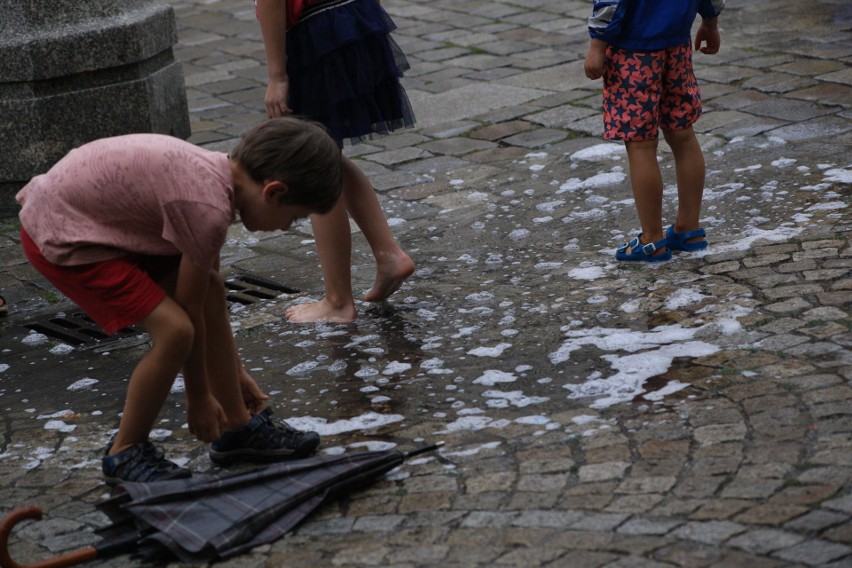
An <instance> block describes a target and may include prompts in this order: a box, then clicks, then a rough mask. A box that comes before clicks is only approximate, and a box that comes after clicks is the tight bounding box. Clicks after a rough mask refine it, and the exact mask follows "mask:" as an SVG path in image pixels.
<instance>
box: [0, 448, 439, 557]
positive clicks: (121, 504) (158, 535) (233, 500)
mask: <svg viewBox="0 0 852 568" xmlns="http://www.w3.org/2000/svg"><path fill="white" fill-rule="evenodd" d="M437 447H438V446H427V447H424V448H419V449H417V450H414V451H411V452H401V451H398V450H382V451H368V452H355V453H350V454H340V455H335V456H313V457H310V458H306V459H301V460H297V461H292V462H284V463H277V464H272V465H268V466H265V467H261V468H258V469H253V470H250V471H244V472H235V473H232V474H228V475H225V476H221V477H218V476H195V477H192V478H189V479H175V480H171V481H158V482H153V483H123V484H121V485H119V486H118V487H117V493H116V494H115V495H114V496H113V497H111V498H109V499H107V500H106V501H104V502H102V503H100V504H99V505H98V508H99V509H100V510H102V511H103V512H104V513H106V515H107V516H109V518H110V519H111V520H112V525H110V526H108V527H106V528H104V529H101V530H99V531H98V533H99V534H100V536H101V537H103V539H104V540H103V545H100V546H99V545H96V546H94V547H87V548H85V549H81V550H79V551H74V552H71V553H68V554H65V555H63V556H60V557H58V558H55V559H53V560H50V561H46V562H41V563H38V564H37V565H36V566H39V567H42V568H50V567H54V566H70V565H72V564H76V563H79V562H85V561H88V560H92V559H94V558H98V557H100V558H103V557H105V556H108V555H114V554H116V553H119V554H120V553H124V552H127V551H128V543H132V545H131V547H132V548H131V550H135V551H136V552H137V553H139V554H141V555H142V556H143V557H145V558H148V559H152V558H157V557H160V556H174V557H177V558H178V559H180V560H181V561H183V562H211V561H213V560H217V559H224V558H228V557H231V556H235V555H237V554H240V553H242V552H246V551H248V550H250V549H251V548H254V547H255V546H258V545H261V544H266V543H269V542H272V541H274V540H276V539H278V538H280V537H281V536H283V535H284V534H286V533H287V532H289V531H291V530H292V529H293V528H294V527H295V526H296V525H297V524H299V523H300V522H301V521H302V520H304V519H305V517H307V516H308V515H309V514H310V513H311V512H312V511H314V510H315V509H316V508H317V507H319V506H320V504H322V503H324V502H326V501H327V500H330V499H334V498H336V497H339V496H341V495H344V494H347V493H350V492H352V491H353V490H355V489H357V488H359V487H362V486H364V485H366V484H368V483H370V482H371V481H374V480H376V479H378V478H379V477H380V476H381V475H383V474H384V473H386V472H388V471H390V470H391V469H393V468H395V467H396V466H398V465H400V464H401V463H402V462H403V460H405V459H406V458H409V457H411V456H413V455H416V454H420V453H422V452H427V451H431V450H434V449H436V448H437ZM35 512H37V514H38V516H37V517H36V516H35V514H34V513H35ZM40 516H41V511H40V510H38V509H36V508H30V509H19V510H16V511H13V512H12V513H11V514H10V515H9V517H7V519H5V520H4V521H3V523H2V525H0V568H20V567H21V565H19V564H17V563H15V562H14V561H12V559H11V558H10V557H9V554H8V550H7V548H8V547H7V539H8V536H9V533H10V531H11V528H12V526H13V525H14V524H15V523H16V522H18V521H19V520H21V519H22V518H40ZM50 562H60V563H59V564H51V563H50Z"/></svg>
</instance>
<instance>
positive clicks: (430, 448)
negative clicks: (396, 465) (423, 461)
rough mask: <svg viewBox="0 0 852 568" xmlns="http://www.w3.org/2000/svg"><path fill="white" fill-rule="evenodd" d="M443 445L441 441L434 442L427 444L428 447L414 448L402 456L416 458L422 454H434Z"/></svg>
mask: <svg viewBox="0 0 852 568" xmlns="http://www.w3.org/2000/svg"><path fill="white" fill-rule="evenodd" d="M443 445H444V442H443V441H440V442H435V443H434V444H429V445H428V446H423V447H422V448H416V449H414V450H411V451H410V452H405V453H404V454H403V455H404V456H405V458H406V459H407V458H410V457H411V456H416V455H418V454H424V453H426V452H434V451H435V450H437V449H438V448H440V447H441V446H443Z"/></svg>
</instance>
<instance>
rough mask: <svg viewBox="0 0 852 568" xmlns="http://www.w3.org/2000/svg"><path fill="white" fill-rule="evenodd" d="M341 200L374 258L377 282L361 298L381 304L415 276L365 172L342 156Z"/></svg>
mask: <svg viewBox="0 0 852 568" xmlns="http://www.w3.org/2000/svg"><path fill="white" fill-rule="evenodd" d="M343 199H345V200H346V209H347V210H348V211H349V213H350V214H351V215H352V218H353V219H355V222H356V223H357V224H358V227H359V228H360V229H361V232H362V233H364V237H365V238H366V239H367V242H368V243H369V245H370V249H372V251H373V256H374V257H375V258H376V281H375V282H374V283H373V287H372V288H371V289H370V290H369V291H368V292H367V293H366V294H365V295H364V300H366V301H368V302H381V301H383V300H386V299H387V298H388V296H390V295H391V294H393V293H394V292H396V291H397V289H399V287H400V286H401V285H402V283H403V282H404V281H405V279H406V278H408V277H409V276H411V275H412V274H413V273H414V261H412V260H411V257H409V256H408V255H407V254H405V252H404V251H403V250H402V249H401V248H400V246H399V245H398V244H397V242H396V240H394V238H393V233H391V230H390V227H389V226H388V221H387V218H386V217H385V213H384V211H382V207H381V204H380V203H379V199H378V197H376V192H375V190H374V189H373V186H372V184H371V183H370V180H368V179H367V176H365V175H364V172H362V171H361V170H360V168H358V166H357V165H355V163H354V162H352V160H350V159H349V158H346V157H345V156H344V157H343Z"/></svg>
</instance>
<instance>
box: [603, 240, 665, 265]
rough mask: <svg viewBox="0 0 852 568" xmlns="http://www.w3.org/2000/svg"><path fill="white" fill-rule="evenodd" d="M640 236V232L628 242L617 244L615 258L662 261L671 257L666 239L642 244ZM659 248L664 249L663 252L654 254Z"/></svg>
mask: <svg viewBox="0 0 852 568" xmlns="http://www.w3.org/2000/svg"><path fill="white" fill-rule="evenodd" d="M641 236H642V234H641V233H640V234H639V236H638V237H634V238H633V240H632V241H630V242H629V243H621V244H620V245H618V248H617V249H615V259H616V260H628V261H636V260H639V261H644V262H663V261H666V260H671V259H672V251H670V250H669V249H668V248H667V247H668V245H667V243H668V241H667V240H666V239H660V240H659V241H657V242H655V243H648V244H647V245H643V244H642V242H641V241H640V240H639V237H641ZM660 249H665V252H662V253H660V254H654V253H656V252H657V251H658V250H660ZM628 250H629V251H630V252H628Z"/></svg>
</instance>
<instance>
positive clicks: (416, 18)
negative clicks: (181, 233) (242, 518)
mask: <svg viewBox="0 0 852 568" xmlns="http://www.w3.org/2000/svg"><path fill="white" fill-rule="evenodd" d="M172 4H173V5H174V7H175V11H176V15H177V22H178V32H179V37H180V44H179V46H178V49H177V51H176V55H177V57H178V58H179V59H180V60H181V61H182V62H183V64H184V73H185V77H186V84H187V89H188V95H189V100H190V109H191V118H192V124H193V136H192V139H191V140H192V141H193V142H196V143H198V144H201V145H204V146H206V147H210V148H213V149H218V150H223V151H227V150H229V149H230V148H231V147H232V145H233V144H234V143H235V140H236V137H238V136H239V135H240V134H241V133H242V132H244V131H245V130H246V129H247V128H248V127H249V126H250V125H252V124H254V123H255V122H257V121H258V120H260V119H261V118H262V116H263V115H262V98H263V93H264V90H265V83H264V81H265V68H264V64H263V63H264V59H263V49H262V45H261V43H260V39H259V31H258V27H257V23H256V21H255V19H254V10H253V7H252V6H251V3H245V2H237V1H235V0H221V1H215V0H197V1H194V2H189V1H184V2H174V3H172ZM383 4H384V5H385V6H386V8H387V9H388V11H389V12H390V13H391V15H392V16H393V17H394V19H395V21H396V22H397V24H398V26H399V30H398V32H397V34H396V38H397V40H398V41H399V43H400V45H401V46H402V47H403V49H404V50H405V52H406V54H407V55H408V57H409V59H410V61H411V63H412V69H411V71H410V72H409V73H408V74H407V76H406V83H405V84H406V87H407V88H408V91H409V94H410V97H411V100H412V103H413V106H414V109H415V112H416V114H417V118H418V125H417V127H416V128H414V129H410V130H406V131H402V132H398V133H396V134H393V135H391V136H388V137H383V138H377V139H375V140H373V141H371V142H370V143H367V144H361V145H358V146H355V147H352V148H349V149H347V153H348V154H349V155H350V156H352V157H353V158H355V159H357V161H358V163H359V165H360V166H361V167H362V169H364V171H365V172H367V173H368V175H369V176H370V178H371V180H372V182H373V183H374V185H375V187H376V189H377V191H379V193H380V195H381V199H382V201H383V205H384V207H385V210H386V212H387V214H388V218H389V221H390V223H391V225H392V227H393V230H394V232H395V234H396V236H397V238H398V240H399V241H400V243H401V244H402V245H403V247H404V248H405V249H406V250H407V252H409V254H410V255H411V256H412V257H413V258H414V259H415V262H416V263H417V265H418V270H417V272H416V273H415V275H414V276H413V277H412V278H411V279H410V280H409V281H408V282H407V283H406V284H405V285H404V286H403V287H402V289H401V290H399V291H398V292H397V293H396V294H395V295H394V296H393V297H392V298H391V301H389V302H388V303H387V304H384V305H370V304H366V303H360V304H359V305H358V309H359V317H358V319H357V321H355V322H354V323H352V324H347V325H329V324H316V325H293V324H289V323H287V322H286V321H284V320H283V319H282V317H281V316H282V313H283V311H284V309H285V308H286V307H287V306H288V305H290V304H292V303H293V302H300V301H305V300H306V299H316V298H318V297H319V296H320V295H321V293H322V282H321V279H320V272H319V268H318V263H317V257H316V253H315V248H314V245H313V241H312V239H311V235H310V227H309V225H302V226H300V227H298V228H297V229H295V230H293V231H291V232H290V233H288V234H250V233H247V232H245V231H243V230H241V229H239V228H238V227H236V226H235V227H234V228H233V230H232V234H231V236H230V239H229V241H228V243H227V245H226V248H225V250H224V252H223V264H224V265H225V270H226V272H227V274H228V275H229V278H231V279H232V284H231V287H232V288H233V292H234V293H233V296H232V299H233V300H234V301H233V302H232V308H231V310H232V322H233V325H234V327H235V329H236V330H237V338H238V343H239V346H240V349H241V353H242V356H243V358H244V360H245V362H246V366H247V367H248V368H249V369H251V371H252V373H253V374H254V376H255V377H256V379H257V380H258V382H259V383H260V384H261V386H262V387H263V388H264V389H266V390H267V391H268V392H269V393H270V394H271V395H272V398H271V406H272V408H273V409H274V410H275V413H276V415H277V416H279V417H282V418H285V419H287V420H288V421H290V422H291V423H293V424H294V425H297V426H300V427H307V428H313V429H316V430H318V431H319V432H320V433H321V434H322V435H323V440H324V442H323V446H324V449H325V451H342V450H344V449H346V450H357V449H364V448H385V447H399V448H401V449H410V448H414V447H417V446H418V445H422V444H425V443H429V442H436V441H443V442H444V443H445V445H444V446H443V448H442V449H441V450H440V451H439V452H437V453H436V454H434V455H425V456H418V457H417V458H415V459H412V460H410V461H409V462H408V463H406V464H404V465H403V466H402V467H401V468H400V469H398V470H396V471H395V472H393V473H391V474H390V475H389V476H388V477H386V478H384V479H382V480H380V481H378V482H377V483H375V484H374V485H372V486H371V487H369V488H368V489H365V490H363V491H360V492H358V493H356V494H353V495H351V496H350V497H348V498H345V499H343V500H341V501H338V502H335V503H334V504H332V505H329V506H327V507H325V508H323V509H322V510H321V512H320V513H319V514H318V515H316V516H314V517H312V518H311V519H310V520H309V521H308V522H307V523H306V524H304V525H303V526H302V527H301V528H300V529H299V530H298V531H296V533H295V534H293V535H290V536H288V537H285V538H284V539H281V540H280V541H278V542H277V543H275V544H273V545H270V546H266V547H262V548H260V549H258V550H256V551H253V552H252V553H251V554H247V555H243V556H241V557H239V558H236V559H234V560H232V561H230V562H226V563H225V564H224V565H225V566H228V565H233V566H239V567H243V566H292V567H298V566H305V567H317V566H341V567H346V566H398V567H415V566H418V567H419V566H438V565H440V566H459V567H467V566H484V565H498V566H518V567H527V566H571V567H577V568H584V567H625V568H626V567H688V568H692V567H737V566H749V567H752V568H758V567H794V566H827V567H828V566H830V567H840V566H852V523H850V518H852V493H850V488H851V487H852V476H851V475H850V473H852V389H850V380H852V355H850V347H852V336H850V333H849V331H850V318H849V311H848V307H849V305H850V300H852V277H850V265H852V249H851V248H850V244H849V237H850V225H852V223H850V221H852V217H850V214H849V205H850V195H851V194H852V192H850V182H852V161H850V157H849V156H850V153H849V148H850V142H852V122H850V112H852V111H850V108H852V70H850V65H849V62H850V60H852V36H850V32H849V29H850V26H852V8H850V7H849V4H848V2H844V1H843V0H838V1H819V2H817V1H815V2H807V3H803V2H795V1H792V0H774V1H773V2H752V3H749V4H748V5H747V6H741V5H739V4H738V3H730V4H734V5H732V6H729V8H728V9H727V10H726V11H725V12H724V13H723V15H722V17H721V28H722V34H723V36H722V38H723V39H722V41H723V43H722V51H721V53H720V54H718V55H716V56H704V55H701V54H696V57H695V60H696V72H697V75H698V77H699V80H700V81H701V83H702V92H703V95H704V104H705V115H704V116H703V117H702V119H701V120H700V121H699V123H698V124H697V127H696V129H697V131H698V132H700V139H701V143H702V145H703V147H704V149H705V157H706V161H707V184H706V187H707V189H706V194H705V202H704V213H703V223H704V225H705V227H706V228H707V231H708V235H709V240H710V242H711V246H710V248H709V250H708V251H706V252H702V253H681V254H678V255H676V257H675V259H674V260H673V261H671V262H667V263H663V264H662V265H660V266H632V265H624V264H618V263H616V262H615V261H614V260H613V258H612V252H613V250H614V248H615V246H616V245H617V244H618V243H619V242H622V241H624V240H628V239H629V238H631V237H632V236H633V235H634V234H635V232H636V230H637V221H636V216H635V210H634V207H633V202H632V199H631V193H630V188H629V183H628V180H627V163H626V159H625V155H624V152H623V149H622V148H621V147H620V146H618V145H615V144H606V143H604V142H603V140H602V139H601V131H602V125H601V118H600V102H599V100H600V93H599V87H600V84H599V82H591V81H588V80H586V79H585V77H584V76H583V71H582V60H583V57H584V55H585V50H586V45H587V35H586V30H585V23H584V22H585V18H586V17H587V15H588V11H589V10H590V3H589V2H580V1H574V2H564V1H556V0H535V1H529V2H523V3H508V2H495V1H484V0H473V1H467V2H446V1H440V2H436V1H419V2H413V1H412V2H404V1H401V0H385V2H383ZM521 4H523V5H521ZM817 30H818V32H819V33H818V34H817V33H815V31H817ZM663 146H664V145H663ZM660 163H661V167H662V168H663V172H664V177H665V179H666V184H667V186H666V187H667V189H666V216H667V219H668V220H669V221H671V219H672V215H673V212H674V200H675V189H674V172H673V162H672V159H671V154H670V153H669V152H668V151H666V149H665V148H663V149H662V151H661V162H660ZM353 230H355V234H356V236H355V238H354V246H355V251H354V255H353V256H354V258H353V281H354V283H355V289H356V291H366V289H368V288H369V287H370V285H371V284H372V279H373V269H374V267H373V264H372V258H371V255H370V253H369V249H368V248H367V246H366V243H365V241H364V239H363V238H362V237H361V236H360V234H358V233H357V230H356V228H355V227H354V226H353ZM0 251H2V254H0V259H2V260H0V289H2V291H3V295H4V296H5V297H6V298H7V300H8V301H9V303H10V304H11V314H10V315H9V317H7V318H5V319H4V320H1V321H2V323H0V326H2V327H0V333H2V337H0V352H2V359H0V416H2V426H0V432H2V433H3V437H2V439H0V495H2V499H0V513H5V512H7V511H8V510H9V509H10V508H12V507H14V506H17V505H21V504H35V505H38V506H40V507H42V508H43V509H44V510H45V512H46V520H45V521H42V522H40V523H36V524H30V525H28V526H25V527H23V528H22V529H21V530H20V531H19V532H17V533H16V534H15V536H14V537H13V539H12V542H13V550H14V555H15V557H16V558H17V559H19V560H21V561H23V560H35V559H39V558H44V557H45V556H47V555H49V554H52V553H58V552H61V551H65V550H68V549H71V548H74V547H77V546H80V545H81V544H85V543H89V542H94V541H96V540H97V537H95V536H94V535H93V534H92V530H93V528H95V527H97V526H101V525H102V524H104V522H105V519H104V518H103V517H102V516H101V515H100V514H99V513H96V512H95V510H94V503H96V502H98V501H99V500H100V499H101V498H103V497H104V496H105V495H106V494H107V490H106V488H105V487H104V486H103V485H102V484H101V481H100V472H99V459H98V453H99V449H100V448H101V447H102V446H103V444H104V443H105V441H106V440H107V439H108V437H109V436H110V434H111V433H112V431H113V429H114V428H115V427H116V425H117V422H118V419H117V413H118V412H119V411H120V406H121V402H122V400H123V394H124V389H125V387H126V380H127V376H128V375H129V372H130V370H131V369H132V368H133V365H134V364H135V362H136V360H137V359H138V357H139V356H140V355H141V354H142V353H144V350H145V349H146V345H147V343H146V337H145V336H144V335H140V334H139V333H138V332H137V331H136V330H133V329H131V330H126V332H124V333H122V334H120V337H118V338H116V339H113V340H109V341H96V340H94V338H93V337H92V336H93V335H96V334H95V333H93V331H92V329H94V328H91V326H89V325H88V324H87V323H86V322H85V321H84V320H82V319H81V318H80V317H79V314H78V313H77V311H76V310H75V308H74V306H73V305H71V304H69V303H68V302H67V301H66V300H64V299H63V298H62V297H60V296H59V295H58V294H56V293H55V292H53V291H52V290H51V288H50V287H49V286H48V285H47V284H46V283H45V281H44V280H43V279H42V278H41V277H40V276H39V275H38V274H36V273H35V271H34V270H33V269H31V268H30V267H29V266H28V265H27V264H26V262H25V260H24V258H23V256H22V254H21V252H20V251H19V248H18V243H17V236H16V225H15V221H14V220H7V221H5V222H4V224H3V226H2V240H0ZM282 290H296V292H293V293H288V292H285V293H281V291H282ZM34 328H35V329H34ZM36 330H37V331H40V332H43V333H38V332H37V331H36ZM59 337H63V338H64V339H63V340H60V339H58V338H59ZM72 344H73V348H72ZM181 397H182V393H181V392H180V385H179V384H178V386H177V387H176V388H175V392H174V396H173V397H172V398H171V399H170V400H169V402H168V404H167V407H166V408H165V409H164V411H163V414H162V421H161V422H160V423H159V424H158V425H157V430H156V431H155V432H154V435H155V438H156V439H157V440H158V441H159V442H160V443H161V444H162V445H163V447H164V448H165V449H166V451H167V452H168V454H169V455H170V456H172V457H178V456H184V459H182V460H181V463H186V464H188V465H189V467H191V468H192V469H193V470H195V471H199V472H207V471H215V468H214V466H212V464H211V463H210V461H209V459H208V458H207V455H206V448H204V447H203V446H202V445H201V444H199V443H197V442H195V441H194V440H193V439H192V436H191V435H189V433H188V432H187V430H186V429H185V427H184V419H185V418H184V408H183V402H182V398H181ZM103 565H105V566H128V565H131V566H136V565H142V563H140V562H138V561H136V560H133V559H130V558H129V557H128V556H122V557H119V558H117V559H115V560H111V561H106V562H104V563H103ZM173 565H174V566H177V564H173Z"/></svg>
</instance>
